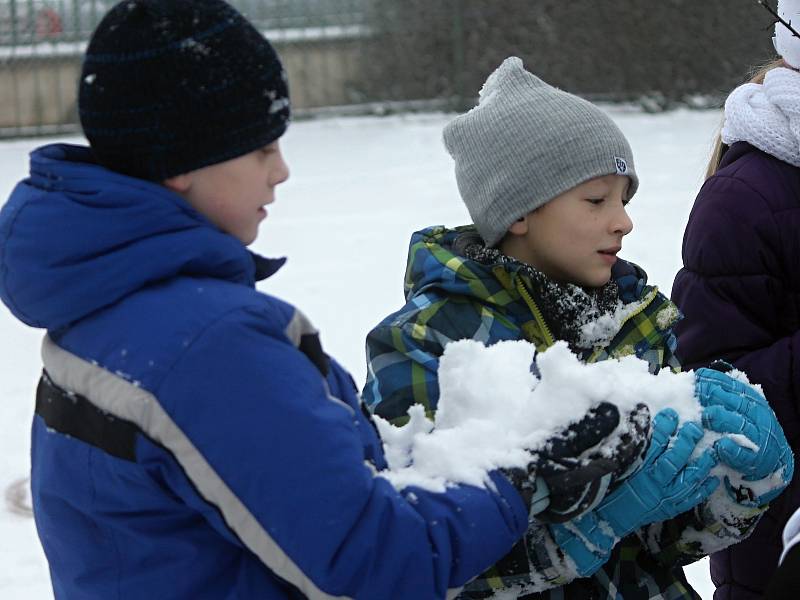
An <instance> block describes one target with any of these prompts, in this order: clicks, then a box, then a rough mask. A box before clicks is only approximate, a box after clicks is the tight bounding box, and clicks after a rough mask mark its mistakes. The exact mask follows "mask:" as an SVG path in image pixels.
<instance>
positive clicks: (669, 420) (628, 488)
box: [595, 408, 719, 538]
mask: <svg viewBox="0 0 800 600" xmlns="http://www.w3.org/2000/svg"><path fill="white" fill-rule="evenodd" d="M677 428H678V415H677V414H676V413H675V411H674V410H672V409H669V408H668V409H665V410H662V411H661V412H660V413H658V414H657V415H656V417H655V419H653V437H652V439H651V441H650V447H649V448H648V449H647V454H646V455H645V460H644V464H643V465H642V468H641V469H640V470H639V471H637V472H636V473H634V474H633V475H631V477H630V478H628V479H627V480H625V481H624V482H623V483H622V484H621V485H620V486H619V487H618V488H617V489H616V490H614V491H613V492H611V493H610V494H609V495H608V496H606V498H605V499H604V500H603V501H602V502H601V503H600V505H599V506H598V507H597V508H596V509H595V511H596V513H597V516H598V518H600V519H601V520H602V521H605V522H606V523H607V524H608V526H609V527H611V530H612V531H613V532H614V535H615V536H617V537H619V538H623V537H625V536H626V535H628V534H629V533H631V532H632V531H634V530H636V529H638V528H639V527H642V526H643V525H647V524H649V523H656V522H660V521H666V520H668V519H671V518H672V517H675V516H677V515H679V514H681V513H683V512H686V511H687V510H689V509H691V508H693V507H694V506H696V505H698V504H700V503H701V502H703V501H704V500H706V499H707V498H708V497H709V496H710V495H711V494H712V492H713V491H714V490H715V489H716V488H717V486H718V485H719V480H718V479H717V478H716V477H709V473H710V472H711V469H712V468H713V467H714V466H716V464H717V458H716V453H715V452H714V451H713V450H712V449H710V448H709V449H708V450H706V451H705V452H704V453H703V454H702V455H701V456H700V457H699V458H697V459H695V460H693V461H691V462H690V458H691V455H692V452H693V451H694V449H695V446H697V442H699V441H700V439H701V438H702V437H703V429H702V428H701V427H700V426H699V425H697V424H696V423H686V424H685V425H683V426H682V427H681V429H680V431H678V433H677V435H676V434H675V431H676V430H677ZM671 440H674V443H673V444H672V445H671V446H670V441H671Z"/></svg>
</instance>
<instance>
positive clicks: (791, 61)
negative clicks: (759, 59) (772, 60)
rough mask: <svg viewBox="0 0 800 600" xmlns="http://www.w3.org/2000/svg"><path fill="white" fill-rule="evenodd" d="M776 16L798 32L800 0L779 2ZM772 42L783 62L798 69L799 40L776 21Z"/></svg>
mask: <svg viewBox="0 0 800 600" xmlns="http://www.w3.org/2000/svg"><path fill="white" fill-rule="evenodd" d="M778 15H779V16H780V18H781V19H783V20H784V21H786V22H787V23H789V24H790V25H791V26H792V28H793V29H794V30H795V31H798V32H800V0H780V1H779V2H778ZM772 41H773V43H774V44H775V50H777V51H778V54H780V55H781V56H782V57H783V60H785V61H786V63H787V64H788V65H789V66H791V67H794V68H795V69H800V38H798V37H797V36H796V35H794V33H792V30H791V29H789V28H788V27H786V26H785V25H784V24H783V23H781V22H780V21H778V22H777V23H775V35H774V37H773V38H772Z"/></svg>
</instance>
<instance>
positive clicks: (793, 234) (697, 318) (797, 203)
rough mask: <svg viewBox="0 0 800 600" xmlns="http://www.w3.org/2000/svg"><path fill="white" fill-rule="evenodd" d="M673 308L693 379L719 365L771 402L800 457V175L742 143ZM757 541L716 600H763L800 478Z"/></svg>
mask: <svg viewBox="0 0 800 600" xmlns="http://www.w3.org/2000/svg"><path fill="white" fill-rule="evenodd" d="M683 264H684V267H683V269H681V270H680V272H679V273H678V275H677V277H676V278H675V283H674V286H673V289H672V299H673V301H674V302H675V303H676V304H677V305H678V306H679V307H680V308H681V310H682V311H683V312H684V314H685V317H686V318H685V319H684V320H683V321H682V322H681V323H680V324H679V325H678V326H677V328H676V333H677V335H678V351H677V354H678V357H679V358H680V359H681V362H682V364H683V366H684V368H686V369H694V368H697V367H700V366H703V365H706V364H708V363H710V362H711V361H713V360H714V359H717V358H722V359H725V360H727V361H728V362H731V363H733V364H734V365H735V366H736V367H737V368H739V369H741V370H742V371H744V372H745V373H747V375H748V376H749V378H750V380H751V381H753V382H754V383H759V384H761V385H762V386H763V388H764V392H765V394H766V396H767V399H768V400H769V403H770V404H771V405H772V408H773V409H774V410H775V413H776V414H777V415H778V420H779V421H780V423H781V425H782V426H783V429H784V431H785V433H786V438H787V439H788V441H789V444H790V445H791V446H792V449H793V450H794V452H795V454H796V453H797V449H798V447H799V446H800V415H798V407H799V406H800V168H797V167H793V166H791V165H789V164H787V163H784V162H782V161H780V160H778V159H776V158H773V157H772V156H769V155H768V154H765V153H763V152H761V151H759V150H757V149H756V148H754V147H752V146H750V145H749V144H746V143H744V142H739V143H736V144H734V145H733V146H731V147H730V148H729V149H728V151H727V152H726V153H725V156H724V157H723V160H722V165H721V167H720V169H719V171H718V172H717V173H716V175H714V176H713V177H711V178H710V179H709V180H708V181H706V183H705V185H703V188H702V189H701V190H700V193H699V194H698V196H697V199H696V200H695V203H694V207H693V208H692V213H691V215H690V217H689V223H688V225H687V226H686V232H685V234H684V239H683ZM798 472H800V469H799V470H798V471H795V475H794V479H793V481H792V482H791V484H790V485H789V487H788V488H787V490H786V491H785V492H784V493H783V495H782V496H781V497H779V498H778V499H777V500H775V501H774V502H773V503H772V506H771V507H770V509H769V511H768V512H767V513H766V515H765V516H764V517H763V518H762V520H761V522H760V523H759V525H758V527H757V528H756V530H755V532H754V533H753V535H752V536H751V537H750V538H749V539H747V540H746V541H744V542H742V543H740V544H737V545H736V546H733V547H731V548H728V549H727V550H723V551H722V552H718V553H717V554H715V555H713V556H712V558H711V578H712V579H713V581H714V584H715V585H716V586H717V591H716V593H715V594H714V598H715V600H751V599H753V600H754V599H756V598H761V597H762V596H763V592H764V590H765V588H766V586H767V583H768V581H769V579H770V577H771V576H772V574H773V573H774V571H775V569H776V567H777V564H778V557H779V556H780V551H781V532H782V530H783V526H784V524H785V523H786V521H787V520H788V518H789V517H790V516H791V514H792V512H793V511H794V509H796V508H797V507H798V506H800V477H798Z"/></svg>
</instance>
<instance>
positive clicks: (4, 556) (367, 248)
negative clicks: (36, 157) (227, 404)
mask: <svg viewBox="0 0 800 600" xmlns="http://www.w3.org/2000/svg"><path fill="white" fill-rule="evenodd" d="M607 110H608V111H609V112H610V113H611V115H612V116H613V117H614V119H615V120H616V121H617V122H618V123H619V125H620V126H621V127H622V129H623V130H624V132H625V133H626V135H627V136H628V138H629V140H630V142H631V144H632V146H633V150H634V155H635V158H636V167H637V171H638V173H639V176H640V179H641V187H640V188H639V192H638V193H637V195H636V197H635V198H634V199H633V201H632V202H631V204H630V206H629V211H630V215H631V217H632V219H633V221H634V230H633V232H632V233H631V234H630V235H629V236H628V237H627V238H626V239H625V240H624V242H623V251H622V253H621V256H623V257H624V258H627V259H629V260H633V261H634V262H637V263H638V264H640V265H642V266H643V267H644V268H645V269H646V270H647V272H648V273H649V275H650V281H651V282H653V283H655V284H657V285H659V286H660V287H661V289H662V290H663V291H665V292H666V293H669V290H670V288H671V285H672V280H673V278H674V276H675V273H676V272H677V270H678V268H679V267H680V264H681V259H680V248H681V238H682V235H683V228H684V224H685V223H686V219H687V217H688V215H689V210H690V209H691V205H692V201H693V199H694V196H695V194H696V192H697V190H698V189H699V187H700V184H701V183H702V176H703V172H704V169H705V165H706V159H707V156H708V154H709V151H710V147H711V142H712V138H713V137H714V134H715V133H716V130H717V128H718V126H719V124H720V119H721V115H720V113H719V112H717V111H705V112H699V111H688V110H679V111H675V112H668V113H662V114H656V115H650V114H643V113H641V112H639V111H638V110H635V109H628V108H624V107H616V106H615V107H608V108H607ZM449 118H451V115H445V114H417V115H407V116H391V117H358V118H331V119H324V120H316V121H306V122H299V123H295V124H293V125H292V126H291V127H290V129H289V132H288V133H287V134H286V136H285V137H284V138H283V140H282V143H283V148H284V151H285V155H286V158H287V161H288V163H289V166H290V169H291V171H292V175H291V178H290V180H289V181H288V182H287V183H285V184H284V185H283V186H282V187H281V188H279V190H278V194H277V202H276V203H275V204H273V205H272V206H271V207H270V214H269V217H268V218H267V220H266V222H264V223H263V224H262V226H261V235H260V238H259V240H258V241H257V242H256V243H255V244H254V245H253V249H254V250H255V251H257V252H260V253H262V254H266V255H269V256H288V257H289V262H288V263H287V264H286V266H285V267H284V268H283V269H282V270H281V271H280V272H279V273H278V274H276V275H275V276H274V277H272V278H271V279H269V280H267V281H265V282H262V283H261V284H259V288H260V289H261V290H263V291H266V292H269V293H271V294H275V295H277V296H280V297H283V298H285V299H287V300H289V301H291V302H292V303H294V304H297V305H298V306H300V307H301V308H302V309H303V311H304V312H305V313H306V314H307V315H308V316H309V317H310V318H311V319H312V321H313V322H314V323H315V324H316V326H317V327H318V328H319V329H320V330H321V332H322V341H323V344H324V345H325V347H326V349H327V351H328V352H329V353H331V354H332V355H333V356H335V357H337V358H338V360H339V361H340V362H342V363H343V364H344V365H345V366H346V367H347V368H349V369H350V370H351V372H352V373H353V375H354V377H355V379H356V381H357V382H358V383H359V384H363V381H364V376H365V372H366V369H365V365H364V338H365V336H366V334H367V332H368V331H369V329H370V328H371V327H372V326H373V325H375V324H376V323H377V322H378V321H379V320H380V319H381V318H382V317H384V316H385V315H386V314H388V313H389V312H391V311H393V310H396V309H397V308H399V307H400V306H401V305H402V304H403V287H402V283H403V273H404V268H405V259H406V249H407V245H408V239H409V236H410V234H411V233H412V231H414V230H416V229H419V228H422V227H425V226H427V225H433V224H445V225H459V224H463V223H466V222H468V215H467V211H466V209H465V208H464V207H463V205H462V204H461V201H460V199H459V197H458V190H457V188H456V183H455V178H454V175H453V167H452V162H451V159H450V157H449V156H448V155H447V153H446V152H445V150H444V148H443V146H442V143H441V131H442V127H443V126H444V124H445V123H446V122H447V121H448V119H449ZM49 141H70V142H77V143H80V139H79V138H69V139H59V140H45V139H38V140H21V141H11V142H2V143H0V203H2V202H4V201H5V198H7V197H8V194H9V192H10V191H11V189H12V188H13V186H14V185H15V183H16V181H18V180H19V179H21V178H22V177H23V176H25V175H26V174H27V153H28V152H29V151H30V150H32V149H33V148H35V147H37V146H38V145H40V144H44V143H47V142H49ZM41 337H42V332H41V331H37V330H32V329H29V328H27V327H25V326H23V325H21V324H20V323H18V322H17V321H16V320H15V319H14V318H13V317H12V316H11V314H10V313H9V312H8V310H7V309H6V308H5V307H0V432H2V433H0V490H2V491H3V493H5V491H6V490H7V489H8V488H9V487H10V486H12V484H13V483H14V482H16V481H18V480H20V479H22V478H24V477H26V475H27V473H28V470H29V464H30V459H29V453H30V442H29V428H30V420H31V416H32V413H33V398H34V390H35V387H36V382H37V379H38V375H39V371H40V368H41V366H40V360H39V344H40V341H41ZM0 502H2V504H0V598H8V599H14V600H45V599H48V598H52V597H53V594H52V591H51V588H50V582H49V577H48V572H47V565H46V562H45V559H44V556H43V554H42V551H41V549H40V547H39V543H38V540H37V538H36V533H35V529H34V524H33V519H32V518H30V517H29V516H25V515H22V514H18V513H17V512H14V511H12V510H10V509H9V507H8V503H7V501H6V500H1V501H0ZM688 573H689V578H690V580H691V581H692V583H693V584H694V585H695V586H696V589H697V590H698V592H699V593H700V594H701V596H702V597H703V598H704V600H706V599H709V600H710V599H711V597H712V594H713V585H712V584H711V582H710V580H709V577H708V565H707V560H704V561H700V562H698V563H695V564H694V565H692V566H690V567H689V568H688Z"/></svg>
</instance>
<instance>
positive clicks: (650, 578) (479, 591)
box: [363, 226, 761, 600]
mask: <svg viewBox="0 0 800 600" xmlns="http://www.w3.org/2000/svg"><path fill="white" fill-rule="evenodd" d="M474 236H475V229H474V227H472V226H465V227H458V228H456V229H446V228H444V227H431V228H428V229H425V230H423V231H419V232H417V233H415V234H414V235H413V236H412V238H411V244H410V248H409V257H408V266H407V270H406V276H405V293H406V304H405V306H403V307H402V308H401V309H400V310H398V311H397V312H395V313H393V314H391V315H389V316H388V317H386V318H385V319H384V320H383V321H382V322H381V323H380V324H378V325H377V326H376V327H375V328H374V329H373V330H372V331H371V332H370V333H369V335H368V336H367V363H368V364H367V382H366V384H365V387H364V390H363V397H364V400H365V401H366V402H367V404H368V405H369V406H370V408H371V410H372V411H373V412H374V413H375V414H377V415H379V416H381V417H383V418H385V419H387V420H389V421H391V422H392V423H394V424H396V425H401V424H403V423H405V421H406V420H407V411H408V408H409V407H410V406H411V405H412V404H422V405H423V406H424V407H425V409H426V411H427V412H428V414H429V415H433V413H434V412H435V411H436V405H437V401H438V398H439V386H438V380H437V370H438V365H439V357H440V356H441V355H442V354H443V352H444V348H445V346H446V345H447V344H448V343H449V342H451V341H454V340H459V339H473V340H478V341H481V342H483V343H484V344H486V345H490V344H494V343H496V342H499V341H501V340H520V339H523V340H527V341H529V342H531V343H532V344H534V345H535V346H536V348H537V350H539V351H542V350H545V349H546V348H548V347H549V346H551V345H552V344H553V343H554V342H555V341H556V340H555V339H554V336H553V333H552V330H553V323H548V321H547V318H546V317H545V315H544V313H543V312H542V310H541V309H540V302H539V299H540V290H539V289H538V288H537V285H535V283H534V281H533V279H532V278H531V277H530V276H529V273H530V271H529V268H528V267H527V266H526V265H523V264H521V263H519V262H516V261H513V260H512V261H508V260H504V261H498V262H496V263H494V264H485V263H483V262H477V261H475V260H470V259H469V258H467V257H466V256H464V254H463V253H462V250H461V248H462V247H463V244H461V243H460V241H462V240H463V239H464V238H465V237H471V238H474ZM613 278H614V280H615V281H616V284H617V286H618V288H619V299H620V300H621V301H622V302H623V303H625V304H630V303H632V302H636V303H638V304H639V306H637V308H636V309H635V310H633V311H632V312H631V313H630V314H629V316H628V318H627V319H626V320H625V321H624V322H623V324H622V326H621V328H620V330H619V331H618V332H617V333H616V335H615V336H614V337H613V339H612V341H611V342H610V343H609V344H607V345H605V346H603V347H598V348H592V349H588V350H585V351H584V352H583V356H582V358H583V359H584V360H585V361H586V362H595V361H599V360H604V359H606V358H609V357H612V358H619V357H622V356H625V355H630V354H635V355H636V356H638V357H639V358H641V359H643V360H646V361H647V362H648V363H649V364H650V368H651V371H653V372H656V371H658V370H659V369H661V368H663V367H668V368H671V369H674V370H677V369H679V368H680V365H679V363H678V362H677V360H676V358H675V355H674V350H675V337H674V336H673V334H672V327H673V325H674V324H675V323H676V322H677V321H678V319H679V318H680V313H679V311H678V310H677V308H676V307H675V305H673V304H672V303H671V302H670V301H669V300H668V299H667V298H666V297H664V296H663V295H662V294H661V293H659V292H658V289H657V288H656V287H654V286H649V285H647V276H646V274H645V273H644V271H642V270H641V269H640V268H639V267H637V266H635V265H633V264H631V263H626V262H624V261H619V262H618V263H617V265H615V268H614V271H613ZM721 487H722V486H721ZM760 514H761V511H759V510H754V509H750V508H745V507H741V506H738V505H735V504H733V503H732V502H731V501H729V500H728V499H727V496H726V495H725V494H724V493H722V494H720V495H715V496H713V497H712V499H711V500H710V501H709V502H707V503H705V504H701V505H700V506H698V507H697V508H695V509H694V510H693V511H690V512H687V513H684V514H683V515H680V516H679V517H677V518H675V519H673V520H671V521H668V522H664V523H656V524H653V525H650V526H647V527H646V528H643V529H642V530H640V531H638V532H636V533H634V534H631V535H630V536H628V537H627V538H625V539H624V540H622V541H621V542H620V543H619V544H617V546H616V547H615V549H614V551H613V553H612V556H611V558H610V559H609V561H608V562H607V563H606V564H605V565H604V567H603V568H602V569H601V570H600V571H598V572H597V573H596V574H595V575H593V576H592V577H591V578H585V579H576V575H575V573H574V571H573V570H572V567H571V566H570V564H569V561H567V560H566V559H565V558H564V556H563V554H562V553H561V552H560V550H559V549H558V547H557V546H556V544H555V543H554V542H553V540H552V538H551V537H550V535H549V533H548V530H547V529H546V527H544V526H542V525H539V524H536V523H534V524H532V525H531V527H530V528H529V531H528V535H527V536H526V538H525V539H524V540H523V541H521V542H520V544H518V545H517V547H515V548H514V550H512V552H511V553H510V554H509V556H508V557H506V559H504V560H503V561H501V562H500V563H498V564H497V565H495V566H494V567H492V568H491V569H489V570H488V571H487V572H486V573H484V574H483V575H482V576H481V577H479V578H478V579H476V580H475V581H473V582H472V583H471V584H469V585H468V586H467V587H466V588H465V590H464V592H463V594H462V596H461V598H465V599H466V598H490V597H492V596H493V595H494V594H495V593H496V592H498V591H499V590H516V591H517V595H518V597H519V598H524V599H534V598H535V599H542V600H544V599H547V600H557V599H561V598H565V599H570V600H571V599H584V598H585V599H588V598H597V599H601V598H608V599H614V600H617V599H619V598H624V599H625V600H638V599H648V600H650V599H656V600H677V599H681V600H685V599H689V598H691V599H698V598H699V596H698V595H697V593H696V592H695V591H694V590H693V589H692V588H691V587H690V586H689V584H688V583H687V582H686V578H685V577H684V574H683V570H682V569H681V566H682V565H685V564H689V563H691V562H694V561H695V560H697V559H699V558H701V557H703V556H705V555H707V554H709V553H711V552H715V551H717V550H719V549H721V548H724V547H726V546H728V545H730V544H733V543H735V542H737V541H740V540H741V539H743V538H745V537H746V536H747V535H749V533H750V531H751V530H752V528H753V527H754V526H755V524H756V523H757V521H758V519H759V517H760ZM504 597H505V596H504Z"/></svg>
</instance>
